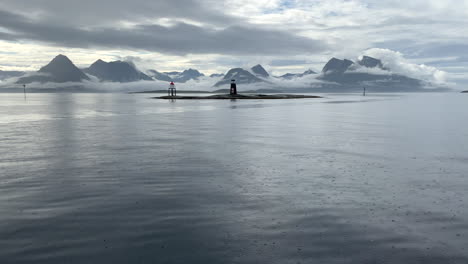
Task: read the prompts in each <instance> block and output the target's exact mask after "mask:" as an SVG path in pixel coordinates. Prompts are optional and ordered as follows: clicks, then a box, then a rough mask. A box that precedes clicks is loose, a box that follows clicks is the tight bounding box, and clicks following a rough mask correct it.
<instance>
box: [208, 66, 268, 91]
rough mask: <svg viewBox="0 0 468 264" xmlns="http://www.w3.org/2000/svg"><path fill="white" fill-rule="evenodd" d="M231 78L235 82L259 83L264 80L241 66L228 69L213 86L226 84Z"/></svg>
mask: <svg viewBox="0 0 468 264" xmlns="http://www.w3.org/2000/svg"><path fill="white" fill-rule="evenodd" d="M231 80H236V83H237V84H251V83H261V82H265V80H263V79H260V78H259V77H257V76H255V75H253V74H252V73H251V72H249V71H246V70H244V69H242V68H234V69H230V70H229V71H228V72H227V73H226V74H225V75H224V77H223V78H222V79H221V80H220V81H218V82H217V83H216V84H215V85H214V86H215V87H220V86H226V85H228V84H230V83H231Z"/></svg>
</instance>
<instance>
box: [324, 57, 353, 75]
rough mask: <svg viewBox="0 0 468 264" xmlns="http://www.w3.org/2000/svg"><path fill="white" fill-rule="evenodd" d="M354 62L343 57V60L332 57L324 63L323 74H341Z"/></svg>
mask: <svg viewBox="0 0 468 264" xmlns="http://www.w3.org/2000/svg"><path fill="white" fill-rule="evenodd" d="M353 64H354V62H352V61H350V60H347V59H344V60H339V59H337V58H332V59H331V60H329V61H328V62H327V64H325V66H324V67H323V69H322V73H323V74H342V73H344V72H345V71H346V70H348V68H349V67H350V66H351V65H353Z"/></svg>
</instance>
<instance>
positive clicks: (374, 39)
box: [0, 0, 468, 87]
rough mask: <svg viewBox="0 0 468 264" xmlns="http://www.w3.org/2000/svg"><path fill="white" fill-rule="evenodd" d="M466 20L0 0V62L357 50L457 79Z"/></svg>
mask: <svg viewBox="0 0 468 264" xmlns="http://www.w3.org/2000/svg"><path fill="white" fill-rule="evenodd" d="M467 26H468V0H444V1H440V0H411V1H408V0H406V1H402V0H326V1H325V0H256V1H251V0H170V1H165V0H158V1H147V0H132V1H128V0H99V1H95V0H81V1H69V0H34V1H31V0H0V70H22V71H33V70H38V69H39V68H40V67H41V66H43V65H45V64H47V63H48V62H49V61H50V60H51V59H52V58H53V57H55V56H56V55H57V54H65V55H67V56H68V57H69V58H70V59H71V60H72V61H73V62H74V63H75V64H76V65H77V66H79V67H87V66H88V65H90V64H91V63H93V62H94V61H96V60H97V59H103V60H106V61H112V60H128V61H133V62H134V63H135V64H136V65H137V66H138V67H139V68H140V69H142V70H144V69H156V70H159V71H173V70H183V69H186V68H196V69H198V70H200V71H202V72H204V73H207V74H211V73H222V72H226V71H227V70H228V69H229V68H232V67H247V66H253V65H255V64H258V63H260V64H262V65H264V66H265V68H266V69H267V70H269V71H270V72H272V73H273V74H277V75H279V74H283V73H286V72H303V71H305V70H307V69H309V68H311V69H313V70H315V71H320V70H321V69H322V67H323V65H324V64H325V63H326V62H327V61H328V60H329V59H330V58H331V57H337V58H349V59H357V58H358V57H359V56H361V55H363V54H367V55H373V56H376V57H384V58H387V59H389V60H390V61H391V63H394V64H395V65H400V66H402V67H401V71H411V72H413V73H414V74H420V75H421V77H426V78H431V79H434V80H435V81H438V82H447V83H452V84H455V85H457V86H459V87H463V86H468V34H466V32H467V29H466V28H467ZM415 65H416V66H415Z"/></svg>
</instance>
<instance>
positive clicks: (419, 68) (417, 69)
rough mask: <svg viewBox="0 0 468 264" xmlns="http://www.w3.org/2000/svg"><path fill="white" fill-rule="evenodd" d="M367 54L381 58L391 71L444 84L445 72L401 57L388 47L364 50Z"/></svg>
mask: <svg viewBox="0 0 468 264" xmlns="http://www.w3.org/2000/svg"><path fill="white" fill-rule="evenodd" d="M364 55H368V56H371V57H374V58H377V59H380V60H382V63H383V65H384V67H386V68H388V69H390V70H391V71H392V72H393V73H396V74H400V75H405V76H409V77H412V78H415V79H419V80H423V81H427V82H433V83H436V84H444V83H446V82H447V73H446V72H444V71H441V70H438V69H437V68H435V67H431V66H427V65H424V64H414V63H411V62H409V61H408V60H407V59H405V58H404V57H403V54H401V53H400V52H396V51H392V50H389V49H379V48H373V49H369V50H367V51H365V52H364Z"/></svg>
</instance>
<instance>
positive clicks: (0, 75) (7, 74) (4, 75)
mask: <svg viewBox="0 0 468 264" xmlns="http://www.w3.org/2000/svg"><path fill="white" fill-rule="evenodd" d="M24 74H25V72H21V71H1V70H0V80H6V79H9V78H13V77H20V76H22V75H24Z"/></svg>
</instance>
